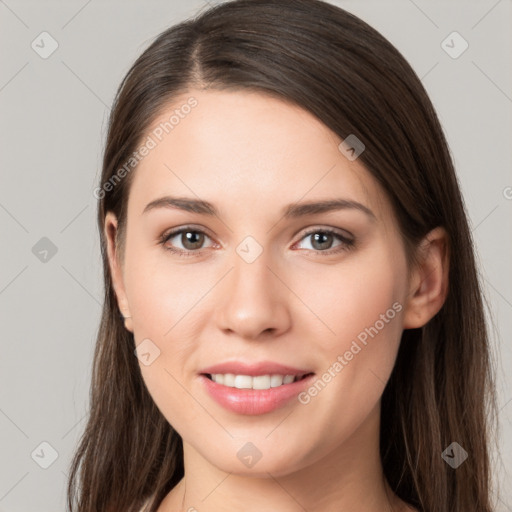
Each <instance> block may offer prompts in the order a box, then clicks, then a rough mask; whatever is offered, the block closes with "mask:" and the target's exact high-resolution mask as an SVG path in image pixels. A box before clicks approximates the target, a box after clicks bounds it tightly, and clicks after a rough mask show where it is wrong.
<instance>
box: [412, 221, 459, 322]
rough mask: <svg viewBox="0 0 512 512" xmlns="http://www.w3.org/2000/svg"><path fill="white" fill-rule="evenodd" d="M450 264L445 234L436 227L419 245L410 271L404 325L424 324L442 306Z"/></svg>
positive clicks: (440, 228)
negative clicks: (416, 262) (416, 256)
mask: <svg viewBox="0 0 512 512" xmlns="http://www.w3.org/2000/svg"><path fill="white" fill-rule="evenodd" d="M449 264H450V249H449V243H448V235H447V233H446V230H445V229H444V228H442V227H437V228H435V229H433V230H432V231H430V232H429V233H428V234H427V235H426V236H425V238H424V239H423V240H422V241H421V242H420V244H419V247H418V264H417V265H416V267H415V268H414V269H413V271H412V272H411V276H410V280H409V283H410V287H409V294H408V296H407V299H406V300H405V313H404V316H403V319H404V329H415V328H418V327H422V326H424V325H425V324H426V323H427V322H428V321H429V320H430V319H431V318H433V317H434V316H435V315H436V314H437V312H438V311H439V310H440V309H441V308H442V306H443V304H444V302H445V300H446V296H447V295H448V277H449V276H448V270H449Z"/></svg>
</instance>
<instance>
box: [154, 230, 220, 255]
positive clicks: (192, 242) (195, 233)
mask: <svg viewBox="0 0 512 512" xmlns="http://www.w3.org/2000/svg"><path fill="white" fill-rule="evenodd" d="M205 237H206V238H210V237H209V236H208V235H207V234H206V233H205V232H204V231H202V230H200V229H196V228H193V227H190V226H187V227H184V228H180V229H177V230H175V231H171V232H170V233H164V234H163V235H162V236H161V238H160V241H159V243H160V244H162V245H163V247H164V249H166V250H168V251H171V252H174V253H176V254H178V256H193V255H194V253H198V252H200V251H199V250H200V249H202V248H203V247H202V245H203V244H204V240H205ZM174 238H175V239H177V240H176V241H177V242H178V243H180V244H181V245H182V248H180V247H175V245H176V243H172V245H166V244H167V242H169V241H171V240H173V239H174Z"/></svg>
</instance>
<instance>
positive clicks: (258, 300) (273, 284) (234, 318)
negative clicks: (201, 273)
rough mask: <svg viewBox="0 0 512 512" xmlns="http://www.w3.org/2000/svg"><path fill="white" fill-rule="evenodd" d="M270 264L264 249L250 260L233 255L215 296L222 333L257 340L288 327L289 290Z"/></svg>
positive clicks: (283, 330)
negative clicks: (229, 268)
mask: <svg viewBox="0 0 512 512" xmlns="http://www.w3.org/2000/svg"><path fill="white" fill-rule="evenodd" d="M269 267H270V265H269V261H268V258H267V257H266V253H265V252H263V253H262V254H261V255H260V256H259V257H258V258H257V259H256V260H255V261H253V262H252V263H247V262H246V261H244V260H243V259H242V258H241V257H239V256H238V255H235V256H234V258H233V268H232V270H231V271H230V272H229V274H228V275H227V276H226V278H225V279H223V283H219V284H220V285H221V288H220V289H219V290H218V294H217V297H216V310H215V322H216V324H217V327H218V328H219V329H221V330H222V331H223V332H224V333H226V334H230V333H231V334H233V333H236V334H237V335H238V336H239V337H241V338H244V339H249V340H257V339H263V338H268V337H275V336H278V335H279V334H282V333H284V332H286V331H287V330H288V329H289V327H290V324H291V318H290V310H289V307H288V304H287V298H288V297H290V295H291V292H290V290H289V289H288V288H287V287H286V286H285V284H283V281H285V279H283V278H282V277H281V276H279V277H278V275H276V274H277V272H276V271H275V270H273V269H272V268H269Z"/></svg>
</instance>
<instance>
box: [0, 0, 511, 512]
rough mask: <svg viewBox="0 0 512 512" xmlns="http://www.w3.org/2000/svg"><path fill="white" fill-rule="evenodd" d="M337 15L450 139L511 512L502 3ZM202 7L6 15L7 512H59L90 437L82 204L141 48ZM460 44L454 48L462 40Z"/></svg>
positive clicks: (89, 277)
mask: <svg viewBox="0 0 512 512" xmlns="http://www.w3.org/2000/svg"><path fill="white" fill-rule="evenodd" d="M212 3H213V2H212ZM332 3H335V4H336V5H339V6H341V7H344V8H345V9H347V10H349V11H350V12H353V13H354V14H356V15H358V16H360V17H361V18H362V19H363V20H365V21H366V22H368V23H369V24H370V25H372V26H373V27H375V28H376V29H377V30H379V31H380V32H381V33H382V34H383V35H384V36H386V37H387V38H388V39H389V40H390V41H391V42H392V43H393V44H394V45H395V46H396V47H397V48H398V49H399V50H400V51H401V52H402V53H403V55H404V56H405V58H406V59H407V60H408V61H409V62H410V63H411V65H412V66H413V68H414V69H415V71H416V72H417V74H418V76H420V77H421V79H422V81H423V83H424V85H425V87H426V89H427V91H428V93H429V94H430V97H431V99H432V101H433V103H434V106H435V107H436V109H437V112H438V114H439V117H440V120H441V123H442V125H443V128H444V130H445V133H446V136H447V138H448V142H449V144H450V148H451V151H452V154H453V157H454V160H455V164H456V168H457V172H458V175H459V180H460V184H461V187H462V191H463V194H464V196H465V199H466V202H467V207H468V212H469V216H470V221H471V225H472V229H473V235H474V239H475V243H476V248H477V252H478V259H479V262H480V270H481V273H482V276H483V282H484V285H485V288H486V296H487V300H488V303H489V318H490V322H492V325H493V326H494V327H491V335H492V340H493V346H494V349H495V350H494V357H495V360H496V367H497V372H498V392H499V406H500V425H501V434H500V438H499V452H500V455H501V458H502V463H500V462H499V460H498V461H496V462H495V463H494V465H493V469H494V471H495V472H496V476H497V479H498V480H499V481H500V483H501V496H500V501H499V506H498V508H497V510H499V511H500V512H501V511H512V490H511V487H512V486H511V485H510V482H511V481H512V423H511V420H512V385H511V384H512V377H511V375H510V370H509V369H510V368H511V367H512V350H511V343H510V339H511V330H512V329H511V326H512V322H511V318H512V286H511V281H512V279H511V278H512V276H511V265H510V262H511V261H512V238H511V233H512V188H511V187H512V173H511V172H510V169H511V153H510V141H511V135H512V133H511V132H512V123H511V111H512V91H511V89H512V77H511V71H512V66H511V62H512V59H511V58H510V57H511V51H510V46H511V44H510V43H511V32H512V30H511V28H512V23H511V3H512V2H511V1H510V0H500V1H496V0H481V1H473V2H470V1H464V2H456V1H451V2H444V3H441V2H431V1H427V0H414V1H413V0H401V1H382V0H380V1H366V0H359V1H343V0H339V1H337V2H334V1H333V2H332ZM205 6H206V4H205V2H203V1H202V0H197V1H189V2H187V1H165V2H163V1H162V2H159V1H151V2H142V1H133V2H121V1H105V0H104V1H100V0H92V1H91V0H89V1H87V0H80V1H75V0H73V1H69V0H67V1H65V2H64V1H61V2H55V1H48V2H42V1H21V0H0V23H1V30H0V48H1V49H2V50H1V52H2V66H1V69H0V106H1V112H2V114H1V121H0V140H1V141H2V151H1V152H0V170H1V182H0V183H1V185H0V237H1V240H2V247H3V250H2V251H1V255H2V260H1V265H0V315H1V317H0V318H1V329H2V338H1V353H0V432H1V439H0V446H1V458H0V510H2V511H4V512H5V511H10V512H22V511H23V512H28V511H34V512H36V511H37V512H45V511H51V510H52V511H55V510H64V496H65V484H66V473H67V470H68V465H69V462H70V459H71V455H72V453H73V450H74V448H75V446H76V443H77V441H78V438H79V435H80V434H81V431H82V428H83V426H84V424H85V422H84V418H85V414H86V411H87V407H88V392H89V382H90V372H91V359H92V353H93V348H94V343H95V336H96V330H97V326H98V323H99V318H100V311H101V298H102V277H101V260H100V248H99V238H98V235H97V232H96V218H95V214H96V200H95V198H94V197H93V194H92V192H93V189H94V187H95V186H96V185H97V181H98V177H99V172H100V163H101V152H102V148H103V143H104V142H103V141H104V136H105V131H106V121H107V118H108V113H109V106H110V105H111V102H112V100H113V96H114V93H115V90H116V88H117V86H118V84H119V82H120V81H121V79H122V77H123V76H124V74H125V73H126V72H127V70H128V69H129V66H130V64H131V63H132V62H133V60H134V59H135V58H136V57H137V56H138V55H139V54H140V53H141V51H142V50H143V49H145V48H146V46H147V45H148V44H149V43H150V41H151V40H152V39H153V38H154V37H155V36H156V35H157V34H158V33H159V32H160V31H162V30H163V29H165V28H166V27H168V26H169V25H171V24H174V23H176V22H178V21H181V20H182V19H184V18H187V17H189V16H191V15H193V14H194V13H196V12H197V11H198V10H199V9H201V8H203V7H205ZM43 31H47V32H48V33H49V34H51V36H52V38H53V39H55V40H56V41H57V43H58V48H57V50H56V51H55V52H54V53H53V54H52V55H50V56H49V57H48V58H46V59H43V58H42V57H41V56H40V55H39V54H38V53H36V51H34V50H33V49H32V47H31V43H32V41H34V40H35V42H36V43H38V44H39V46H40V47H41V46H42V45H43V44H44V48H45V49H46V50H45V51H47V50H48V49H49V48H50V40H49V39H45V41H44V43H41V37H39V35H40V34H41V32H43ZM453 31H457V32H459V33H460V34H461V35H462V37H463V38H464V39H465V40H466V41H467V42H468V43H469V48H468V49H467V50H466V51H465V52H464V53H463V54H462V55H460V56H459V57H458V58H456V59H454V58H452V57H451V56H449V55H448V54H447V53H446V52H445V51H444V49H443V48H442V46H441V43H442V41H443V40H445V38H446V37H447V36H448V35H449V34H451V33H452V32H453ZM450 44H451V43H450ZM454 45H455V49H457V48H460V46H459V45H460V41H458V42H457V41H456V42H455V43H454ZM40 51H42V48H41V50H40ZM43 237H46V238H47V239H49V241H51V243H50V242H49V241H48V240H46V239H45V240H43V241H41V239H42V238H43ZM52 245H53V246H55V248H56V250H57V252H56V253H55V254H53V253H52V250H51V246H52ZM34 247H35V248H34ZM45 250H47V251H48V252H47V253H45V252H44V251H45ZM54 250H55V249H54ZM505 369H508V370H509V371H508V372H506V371H505ZM453 371H456V368H454V369H453ZM42 442H47V443H49V444H50V445H51V447H53V449H54V450H55V451H56V452H57V453H58V457H57V459H56V460H55V461H54V462H53V463H52V464H51V465H50V466H49V467H48V468H47V469H43V468H42V467H41V465H45V464H49V463H50V462H52V451H51V449H50V448H48V447H45V446H44V445H43V446H42V447H41V446H40V443H42ZM470 456H471V454H470Z"/></svg>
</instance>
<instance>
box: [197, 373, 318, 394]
mask: <svg viewBox="0 0 512 512" xmlns="http://www.w3.org/2000/svg"><path fill="white" fill-rule="evenodd" d="M201 375H203V376H204V377H206V378H207V379H209V380H211V381H213V382H215V383H216V384H220V385H222V386H226V387H229V388H236V389H254V390H265V389H271V388H278V387H282V386H286V385H288V384H293V383H294V382H299V381H301V380H304V379H306V378H308V377H310V376H311V375H314V374H313V372H309V373H302V374H298V375H290V374H286V375H281V374H267V375H242V374H240V375H237V374H233V373H202V374H201Z"/></svg>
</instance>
